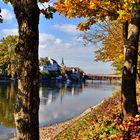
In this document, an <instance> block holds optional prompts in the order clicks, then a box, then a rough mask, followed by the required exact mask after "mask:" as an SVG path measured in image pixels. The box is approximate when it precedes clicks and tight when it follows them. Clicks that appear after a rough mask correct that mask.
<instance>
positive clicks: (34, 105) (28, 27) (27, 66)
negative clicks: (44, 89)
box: [11, 0, 39, 140]
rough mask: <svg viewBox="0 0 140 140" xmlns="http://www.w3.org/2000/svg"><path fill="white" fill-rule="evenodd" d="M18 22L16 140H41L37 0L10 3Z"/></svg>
mask: <svg viewBox="0 0 140 140" xmlns="http://www.w3.org/2000/svg"><path fill="white" fill-rule="evenodd" d="M11 3H12V5H13V8H14V12H15V15H16V19H17V22H18V30H19V42H18V44H17V46H16V54H17V60H18V66H17V75H18V94H17V102H16V107H15V113H14V117H15V124H16V137H17V140H39V117H38V112H39V63H38V43H39V35H38V34H39V31H38V24H39V8H38V5H37V0H11Z"/></svg>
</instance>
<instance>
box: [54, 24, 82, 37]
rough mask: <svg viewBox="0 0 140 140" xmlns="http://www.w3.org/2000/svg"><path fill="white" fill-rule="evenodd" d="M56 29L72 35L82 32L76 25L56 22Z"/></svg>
mask: <svg viewBox="0 0 140 140" xmlns="http://www.w3.org/2000/svg"><path fill="white" fill-rule="evenodd" d="M53 27H54V29H56V30H58V31H61V32H64V33H67V34H70V35H78V34H80V33H81V32H80V31H79V30H77V29H76V27H77V26H76V25H73V24H55V25H54V26H53Z"/></svg>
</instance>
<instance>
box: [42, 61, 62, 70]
mask: <svg viewBox="0 0 140 140" xmlns="http://www.w3.org/2000/svg"><path fill="white" fill-rule="evenodd" d="M59 69H60V66H59V65H58V63H57V62H56V61H55V60H54V59H51V58H48V62H47V63H46V64H44V65H42V66H40V70H41V71H42V70H47V71H58V70H59Z"/></svg>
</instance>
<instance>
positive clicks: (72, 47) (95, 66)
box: [0, 0, 112, 74]
mask: <svg viewBox="0 0 140 140" xmlns="http://www.w3.org/2000/svg"><path fill="white" fill-rule="evenodd" d="M39 6H40V8H42V5H39ZM0 7H1V9H2V16H3V19H4V22H3V24H0V39H1V38H2V37H6V36H7V35H11V34H12V35H15V34H18V29H17V28H18V25H17V22H16V19H15V15H14V12H13V9H12V7H11V5H10V4H8V5H6V4H4V3H3V2H2V0H0ZM79 21H80V19H71V20H69V19H67V18H66V17H62V16H61V15H59V14H58V13H55V14H54V18H53V19H52V20H46V19H45V18H44V16H43V15H41V16H40V24H39V31H40V38H39V56H40V57H46V56H47V57H50V58H53V59H55V60H56V61H57V62H58V63H59V64H61V61H62V57H63V58H64V63H65V65H66V66H76V67H80V68H81V69H83V70H84V71H85V72H86V73H92V74H109V73H111V72H112V68H111V66H110V63H102V62H95V61H94V57H95V53H94V51H95V50H96V49H97V46H95V45H94V44H90V45H87V46H86V47H84V45H83V43H82V40H81V39H80V38H79V36H80V34H81V32H80V31H78V30H76V25H77V24H78V22H79Z"/></svg>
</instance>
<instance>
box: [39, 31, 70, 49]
mask: <svg viewBox="0 0 140 140" xmlns="http://www.w3.org/2000/svg"><path fill="white" fill-rule="evenodd" d="M39 44H40V48H48V47H51V48H60V47H63V48H64V47H65V48H69V47H71V44H70V43H68V42H65V41H63V40H61V39H60V38H57V37H55V36H53V35H51V34H46V33H40V34H39Z"/></svg>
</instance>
